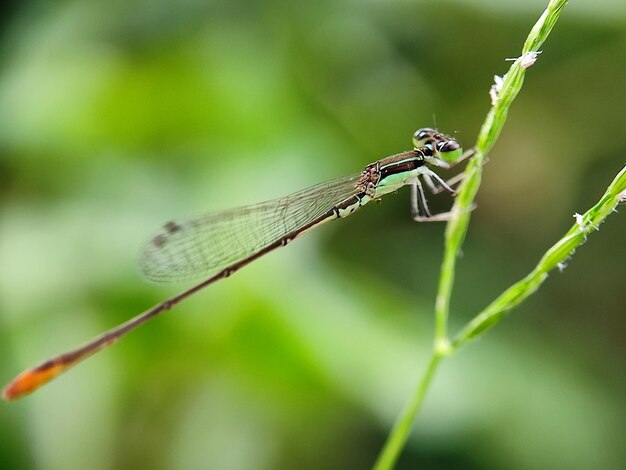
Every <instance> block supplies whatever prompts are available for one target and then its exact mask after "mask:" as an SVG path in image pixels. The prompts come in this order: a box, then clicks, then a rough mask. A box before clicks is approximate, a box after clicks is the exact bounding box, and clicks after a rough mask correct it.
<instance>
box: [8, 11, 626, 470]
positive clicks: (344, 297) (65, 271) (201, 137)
mask: <svg viewBox="0 0 626 470" xmlns="http://www.w3.org/2000/svg"><path fill="white" fill-rule="evenodd" d="M546 3H547V2H545V1H539V0H533V1H525V2H502V1H495V0H481V1H476V0H472V1H469V0H468V1H460V0H459V1H446V2H425V1H408V0H396V1H387V2H375V1H365V2H357V1H326V0H323V1H316V2H279V1H267V2H255V1H219V2H216V1H201V0H185V1H180V2H171V1H167V0H151V1H146V0H130V1H129V0H124V1H122V0H109V1H106V2H105V1H89V0H67V1H59V2H45V1H32V0H31V1H14V2H8V3H7V2H5V3H3V7H2V8H3V11H2V19H1V21H2V29H1V31H0V67H1V70H0V322H1V323H0V357H1V358H2V360H1V361H0V378H1V380H0V381H1V382H7V381H8V380H10V379H11V378H12V377H13V376H14V375H15V374H16V373H17V372H19V371H21V370H22V369H24V368H26V367H30V366H33V365H35V364H36V363H38V362H39V361H41V360H43V359H45V358H47V357H48V356H50V355H52V354H56V353H58V352H61V351H63V350H66V349H68V348H71V347H74V346H76V345H78V344H80V343H82V342H84V341H85V340H87V339H89V338H91V337H93V336H95V335H96V334H98V333H100V332H101V331H103V330H105V329H108V328H110V327H112V326H114V325H116V324H118V323H120V322H122V321H124V320H126V319H128V318H130V317H131V316H133V315H135V314H137V313H139V312H141V311H143V310H145V309H146V308H148V307H150V306H151V305H153V304H155V303H157V302H159V301H161V300H163V299H165V298H166V297H168V296H169V295H171V294H174V293H176V292H177V291H180V290H182V289H183V288H185V287H187V284H185V285H157V284H150V283H146V282H144V281H143V280H142V279H141V277H140V276H139V275H138V271H137V269H136V267H135V266H136V264H135V263H136V258H137V253H138V251H139V249H140V247H141V246H142V244H143V243H144V242H145V241H146V240H147V239H148V237H149V236H150V235H151V234H152V233H153V232H154V231H155V230H156V229H157V228H158V227H159V226H160V225H161V224H162V223H163V222H164V221H167V220H169V219H171V218H176V217H179V218H180V217H185V216H190V215H194V214H198V213H203V212H206V211H210V210H216V209H223V208H228V207H233V206H236V205H240V204H247V203H253V202H258V201H261V200H265V199H270V198H273V197H277V196H282V195H285V194H288V193H289V192H292V191H295V190H299V189H302V188H304V187H306V186H308V185H312V184H315V183H318V182H321V181H324V180H325V179H330V178H333V177H336V176H341V175H344V174H350V173H353V172H357V171H360V170H361V168H362V167H363V166H364V165H366V164H367V163H369V162H372V161H375V160H377V159H379V158H382V157H384V156H386V155H389V154H392V153H396V152H399V151H402V150H405V149H408V148H410V144H411V136H412V133H413V131H414V130H415V129H416V128H419V127H423V126H434V125H436V126H438V127H439V128H440V129H442V130H444V131H446V132H449V133H453V134H454V135H455V136H456V137H457V138H458V139H459V140H460V141H461V142H462V143H464V144H465V146H467V147H469V146H471V145H472V144H473V140H474V138H475V136H476V134H477V131H478V128H479V126H480V124H481V122H482V120H483V118H484V116H485V113H486V111H487V109H488V107H489V97H488V91H489V87H490V85H491V83H492V82H493V75H494V74H502V73H504V72H505V71H506V69H507V68H508V63H506V62H505V61H504V59H505V58H507V57H515V56H516V55H518V51H519V50H520V48H521V44H522V42H523V40H524V38H525V37H526V35H527V33H528V31H529V30H530V28H531V26H532V25H533V24H534V22H535V21H536V19H537V18H538V17H539V15H540V13H541V11H542V10H543V8H544V7H545V4H546ZM543 49H544V52H543V54H542V55H541V56H540V58H539V61H538V62H537V64H536V66H535V67H533V68H532V70H531V71H530V72H529V74H528V75H527V79H526V83H525V86H524V88H523V90H522V92H521V94H520V96H519V97H518V100H517V101H516V102H515V103H514V105H513V108H512V110H511V112H510V115H509V119H508V122H507V124H506V126H505V128H504V131H503V133H502V135H501V138H500V140H499V142H498V144H497V146H496V147H495V148H494V149H493V152H492V154H491V157H490V162H489V164H488V165H487V166H486V168H485V176H484V184H483V186H482V188H481V191H480V193H479V196H478V208H477V209H476V211H475V212H474V215H473V219H472V223H471V227H470V232H469V233H468V236H467V241H466V243H465V246H464V255H463V258H462V259H461V261H460V263H459V268H458V273H457V285H456V290H455V293H454V297H453V304H452V318H451V329H452V331H455V330H457V329H458V328H459V327H461V326H462V325H463V324H464V323H465V322H466V321H468V320H469V319H470V318H471V317H472V316H473V315H474V314H475V313H477V311H478V310H479V309H480V308H482V307H484V306H485V305H486V304H487V303H488V302H489V301H490V300H492V299H493V298H494V297H495V296H496V295H497V294H498V293H499V292H501V291H502V290H503V289H504V288H506V287H507V286H508V285H510V284H511V283H512V282H514V281H515V280H517V279H519V278H520V277H522V276H523V275H524V274H526V273H527V272H528V271H529V270H530V269H531V268H532V267H533V265H534V263H535V261H536V260H538V259H539V257H540V256H541V254H542V253H543V252H544V251H545V250H546V248H547V247H548V246H550V244H551V243H553V242H554V241H556V240H557V239H558V238H559V237H560V235H561V234H563V233H564V232H565V231H566V230H567V229H568V228H569V226H570V225H571V224H572V222H573V218H572V215H573V214H574V213H575V212H582V211H584V210H586V209H587V208H588V207H590V206H591V205H592V204H594V203H595V201H597V200H598V198H599V197H600V195H601V194H602V192H603V191H604V189H605V188H606V186H607V185H608V183H609V182H610V180H611V179H612V178H613V176H614V175H615V174H616V173H617V172H618V171H619V169H620V168H621V166H622V165H623V162H624V160H625V159H624V155H625V154H626V136H625V133H624V124H625V120H624V110H625V109H626V87H625V86H624V83H626V4H624V3H623V2H621V1H618V0H597V1H594V2H571V4H570V5H569V6H568V7H567V9H566V11H565V12H564V14H563V16H562V18H561V20H560V21H559V23H558V24H557V26H556V28H555V30H554V32H553V34H552V36H551V37H550V38H549V40H548V42H547V43H546V44H545V46H544V48H543ZM431 201H432V202H431V204H432V206H433V208H434V209H435V210H437V211H443V210H446V209H447V208H448V207H449V205H450V200H449V198H448V197H447V196H445V195H442V196H437V197H434V198H431ZM625 211H626V209H622V211H621V212H625ZM443 229H444V226H443V225H441V224H416V223H413V222H412V221H411V218H410V213H409V202H408V190H403V191H400V192H399V193H398V194H397V195H395V196H388V197H387V198H385V200H383V201H382V203H381V204H371V205H370V206H368V207H366V208H364V209H363V210H362V211H360V213H359V214H358V215H356V216H354V217H350V218H349V219H346V220H343V221H340V222H337V223H332V224H329V225H326V226H324V227H322V228H320V229H318V230H316V231H315V232H313V233H310V234H308V235H307V236H305V237H303V238H301V239H299V240H298V241H297V242H296V243H293V244H291V245H290V246H289V247H287V248H286V249H283V250H279V251H278V252H276V253H273V254H272V255H271V256H268V257H266V258H264V259H263V260H261V261H259V262H257V263H255V264H253V265H251V266H250V267H248V268H246V269H244V270H243V271H241V272H239V273H237V275H236V276H233V277H232V278H230V279H228V280H227V281H225V282H220V283H218V284H216V285H214V286H212V287H211V288H210V289H208V290H206V291H204V292H202V293H200V294H198V295H196V296H195V297H194V298H192V299H190V300H188V301H186V302H184V303H183V304H181V305H179V306H178V307H176V308H175V310H174V311H172V312H171V313H169V314H167V315H164V316H163V317H161V318H159V319H157V320H154V321H152V322H150V323H149V324H147V325H146V326H144V327H143V328H141V329H140V330H139V331H137V332H135V333H133V334H132V335H131V336H129V337H127V338H125V339H124V340H123V341H121V342H120V343H118V344H117V345H116V346H115V347H113V348H111V349H110V350H107V351H106V352H103V353H101V354H99V355H97V356H95V357H93V358H92V359H90V360H88V361H87V362H86V363H84V364H82V365H80V366H79V367H77V368H76V369H74V370H72V371H71V372H69V373H68V374H66V375H64V376H63V377H62V378H60V379H58V380H57V381H55V382H54V383H51V384H50V385H48V386H47V387H45V388H44V389H42V390H41V391H39V392H38V393H37V394H35V395H33V396H30V397H28V398H26V399H24V400H22V401H19V402H15V403H0V462H2V464H1V466H2V468H16V469H17V468H19V469H24V468H38V469H39V468H41V469H64V470H67V469H79V468H90V469H94V470H95V469H102V470H104V469H135V468H151V469H209V468H210V469H294V468H298V469H320V468H324V469H362V468H368V467H370V466H371V465H372V463H373V461H374V459H375V456H376V455H377V452H378V451H379V449H380V448H381V446H382V444H383V442H384V439H385V437H386V435H387V433H388V432H389V429H390V427H391V425H392V422H393V420H394V418H395V417H396V415H397V413H398V412H399V410H400V409H401V407H402V405H403V403H404V402H405V400H406V399H407V397H408V396H409V394H410V391H411V390H412V387H413V386H414V384H415V382H416V380H417V378H418V376H419V374H420V373H421V371H422V369H423V367H424V362H425V360H426V359H427V354H428V350H429V348H430V347H431V342H432V330H433V313H432V312H433V302H434V295H435V291H436V283H437V276H438V269H439V263H440V260H441V253H442V233H443ZM624 233H626V217H625V216H624V214H617V215H615V216H613V217H611V218H610V219H609V221H608V222H607V223H606V224H604V225H603V226H602V227H601V230H600V232H599V233H597V234H594V235H593V236H592V237H590V239H589V241H588V242H587V244H586V245H584V246H583V247H582V248H580V249H579V250H578V252H577V253H576V256H575V257H574V258H572V259H571V261H570V262H569V263H568V267H567V269H565V270H564V271H563V272H562V273H554V274H552V275H551V276H550V278H549V280H548V282H547V283H546V284H545V285H544V287H543V288H542V289H541V290H540V291H539V292H538V293H537V294H536V295H535V296H534V297H533V298H532V299H531V300H530V301H528V302H526V303H525V304H523V305H522V306H521V307H520V308H518V309H517V310H516V311H515V312H514V314H512V315H511V316H510V317H508V318H507V319H506V321H504V322H502V323H501V324H500V325H498V327H497V328H496V329H495V330H493V331H491V332H490V333H489V334H488V335H487V336H486V337H485V338H483V339H482V340H481V341H479V342H477V343H475V344H472V345H471V346H470V347H468V348H466V349H465V350H463V351H461V352H460V353H459V354H458V355H457V356H455V357H454V358H452V359H450V360H449V361H447V362H446V363H444V365H443V367H442V368H441V370H440V373H439V374H438V376H437V377H436V380H435V382H434V384H433V387H432V389H431V390H430V393H429V394H428V397H427V400H426V403H425V407H424V410H423V412H422V413H421V415H420V416H419V419H418V421H417V423H416V426H415V429H414V432H413V434H412V437H411V440H410V442H409V444H408V447H407V449H406V450H405V452H404V453H403V454H402V457H401V459H400V462H399V464H398V468H402V469H413V468H429V469H447V468H463V469H532V468H537V469H539V468H540V469H577V468H580V469H590V468H603V469H612V468H623V467H622V465H623V463H624V459H625V457H626V455H625V453H624V440H623V439H624V435H625V431H626V429H625V427H626V426H625V422H626V420H625V418H626V416H625V413H624V409H625V407H624V392H625V391H626V387H625V383H624V376H625V374H624V372H625V370H624V356H625V355H624V353H625V348H624V333H625V328H624V315H623V314H624V310H625V309H624V304H625V300H626V294H625V288H626V283H625V281H624V280H625V279H626V256H625V251H624V241H625V238H624Z"/></svg>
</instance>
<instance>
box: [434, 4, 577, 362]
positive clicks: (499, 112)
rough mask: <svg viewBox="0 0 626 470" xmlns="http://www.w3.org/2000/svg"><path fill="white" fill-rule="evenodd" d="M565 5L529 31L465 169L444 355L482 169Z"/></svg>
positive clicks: (455, 217)
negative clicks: (527, 60)
mask: <svg viewBox="0 0 626 470" xmlns="http://www.w3.org/2000/svg"><path fill="white" fill-rule="evenodd" d="M566 4H567V0H552V1H551V2H550V3H549V4H548V8H546V10H545V11H544V12H543V14H542V15H541V17H540V18H539V20H538V21H537V23H536V24H535V26H534V27H533V28H532V30H531V31H530V34H529V35H528V38H527V39H526V42H525V43H524V46H523V48H522V55H521V56H520V58H519V59H517V60H516V61H515V62H513V65H511V68H510V69H509V71H508V72H507V73H506V75H505V76H504V77H503V83H502V87H501V89H500V90H499V91H498V92H497V99H495V100H494V102H493V103H492V107H491V109H490V110H489V112H488V113H487V117H486V118H485V121H484V122H483V125H482V126H481V128H480V132H479V134H478V138H477V140H476V146H475V147H474V151H475V154H474V156H473V157H472V159H471V160H470V161H469V163H468V164H467V168H466V169H465V174H464V178H463V184H462V185H461V188H460V189H459V194H458V196H457V198H456V200H455V202H454V207H453V208H452V218H451V219H450V221H449V222H448V224H447V226H446V234H445V252H444V258H443V262H442V265H441V275H440V277H439V290H438V293H437V299H436V303H435V347H439V348H442V353H445V352H446V351H445V349H447V345H448V339H447V324H448V315H449V311H450V297H451V295H452V286H453V284H454V272H455V268H456V259H457V256H458V253H459V252H460V251H461V246H462V244H463V240H464V239H465V234H466V233H467V227H468V225H469V220H470V217H471V209H472V206H473V204H474V199H475V197H476V193H477V192H478V188H479V186H480V183H481V179H482V168H483V165H484V164H485V158H486V156H487V153H488V152H489V150H491V148H492V147H493V145H494V144H495V142H496V140H497V138H498V136H499V135H500V131H501V130H502V127H503V126H504V123H505V122H506V117H507V114H508V111H509V108H510V107H511V104H512V103H513V100H514V99H515V97H516V96H517V94H518V93H519V91H520V90H521V88H522V85H523V83H524V75H525V73H526V69H527V68H528V65H527V64H525V60H524V59H525V58H527V57H528V56H529V54H532V53H536V52H538V51H539V47H541V45H542V44H543V42H544V41H545V40H546V38H547V37H548V35H549V34H550V31H552V28H553V27H554V24H555V23H556V20H557V19H558V17H559V15H560V13H561V11H562V10H563V7H564V6H565V5H566Z"/></svg>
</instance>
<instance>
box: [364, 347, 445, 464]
mask: <svg viewBox="0 0 626 470" xmlns="http://www.w3.org/2000/svg"><path fill="white" fill-rule="evenodd" d="M441 359H442V356H441V355H439V354H437V353H436V352H433V354H432V356H431V357H430V360H429V361H428V365H427V366H426V370H425V371H424V374H423V375H422V377H421V379H420V380H419V382H418V384H417V387H416V388H415V392H414V393H413V396H411V398H410V400H409V401H408V403H407V404H406V406H405V407H404V410H403V411H402V413H400V415H399V417H398V420H397V421H396V422H395V424H394V425H393V429H392V431H391V434H390V435H389V439H388V440H387V442H386V444H385V447H384V448H383V451H382V452H381V453H380V454H379V455H378V459H377V460H376V463H375V464H374V470H384V469H389V468H393V465H394V463H395V461H396V459H397V457H398V455H399V454H400V451H401V450H402V448H403V447H404V444H405V442H406V436H408V435H409V432H410V431H411V426H412V425H413V418H414V417H415V416H416V415H417V413H418V412H419V410H420V409H421V407H422V403H423V402H424V397H425V396H426V392H427V391H428V387H429V386H430V382H431V380H432V378H433V376H434V375H435V371H436V370H437V366H438V365H439V362H440V361H441Z"/></svg>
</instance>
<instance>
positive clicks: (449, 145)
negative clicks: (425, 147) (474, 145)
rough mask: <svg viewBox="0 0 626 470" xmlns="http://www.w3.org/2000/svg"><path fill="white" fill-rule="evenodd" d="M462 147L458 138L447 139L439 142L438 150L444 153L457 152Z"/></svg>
mask: <svg viewBox="0 0 626 470" xmlns="http://www.w3.org/2000/svg"><path fill="white" fill-rule="evenodd" d="M460 148H461V146H460V145H459V143H458V142H457V141H456V140H446V141H445V142H438V143H437V150H439V151H440V152H442V153H448V152H455V151H457V150H459V149H460Z"/></svg>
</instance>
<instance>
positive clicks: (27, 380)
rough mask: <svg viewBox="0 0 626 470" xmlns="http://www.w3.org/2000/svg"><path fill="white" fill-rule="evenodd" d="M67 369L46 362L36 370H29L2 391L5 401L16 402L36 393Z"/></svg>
mask: <svg viewBox="0 0 626 470" xmlns="http://www.w3.org/2000/svg"><path fill="white" fill-rule="evenodd" d="M64 369H65V367H64V366H63V365H61V364H55V363H54V362H46V363H44V364H41V365H40V366H37V367H35V368H34V369H29V370H27V371H24V372H22V373H21V374H20V375H18V376H17V377H15V379H13V381H12V382H11V383H10V384H9V385H7V386H6V387H5V388H4V390H3V391H2V398H4V399H5V400H16V399H18V398H22V397H23V396H24V395H28V394H29V393H32V392H34V391H35V390H37V389H38V388H39V387H41V386H42V385H44V384H45V383H47V382H49V381H50V380H52V379H54V378H55V377H56V376H57V375H59V374H60V373H61V372H63V370H64Z"/></svg>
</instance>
